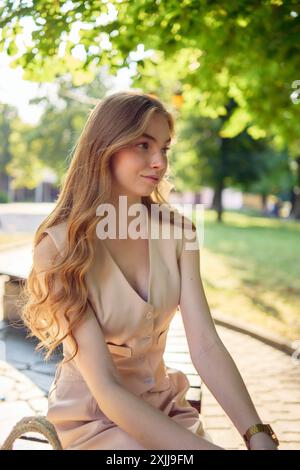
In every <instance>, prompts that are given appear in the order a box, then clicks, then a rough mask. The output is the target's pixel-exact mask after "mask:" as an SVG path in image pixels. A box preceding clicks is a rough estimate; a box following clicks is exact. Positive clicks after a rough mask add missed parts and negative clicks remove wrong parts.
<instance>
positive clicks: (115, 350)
mask: <svg viewBox="0 0 300 470" xmlns="http://www.w3.org/2000/svg"><path fill="white" fill-rule="evenodd" d="M106 344H107V347H108V349H109V351H110V352H111V353H112V354H116V355H117V356H124V357H131V356H132V348H131V347H130V346H125V345H120V344H114V343H106Z"/></svg>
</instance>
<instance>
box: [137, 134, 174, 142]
mask: <svg viewBox="0 0 300 470" xmlns="http://www.w3.org/2000/svg"><path fill="white" fill-rule="evenodd" d="M141 137H148V139H151V140H154V142H157V140H156V138H155V137H153V135H150V134H147V133H145V132H144V134H142V135H141ZM167 142H171V137H169V138H168V139H167V140H166V141H165V143H167Z"/></svg>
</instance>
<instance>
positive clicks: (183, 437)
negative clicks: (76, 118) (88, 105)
mask: <svg viewBox="0 0 300 470" xmlns="http://www.w3.org/2000/svg"><path fill="white" fill-rule="evenodd" d="M173 136H174V122H173V119H172V116H171V114H170V113H169V112H168V111H167V110H166V108H165V107H164V106H163V104H162V103H161V102H160V101H159V100H158V99H157V98H156V97H154V96H153V95H148V94H143V93H139V92H135V91H124V92H118V93H114V94H112V95H110V96H107V97H106V98H105V99H103V100H102V101H101V102H99V104H97V106H96V107H95V108H94V109H93V110H92V112H91V113H90V115H89V117H88V119H87V123H86V125H85V127H84V129H83V132H82V134H81V136H80V138H79V140H78V142H77V145H76V147H75V152H74V155H73V158H72V161H71V164H70V166H69V168H68V171H67V174H66V178H65V180H64V184H63V187H62V190H61V192H60V195H59V197H58V200H57V203H56V205H55V208H54V210H53V211H52V213H51V214H50V215H49V216H48V217H47V218H46V219H45V220H44V221H43V223H42V224H41V225H40V227H39V228H38V230H37V232H36V234H35V240H34V250H33V266H32V270H31V272H30V275H29V278H28V282H27V286H26V289H27V290H26V295H27V297H26V299H27V301H26V303H25V306H24V308H23V319H24V322H25V324H26V325H27V326H28V327H29V329H30V331H31V335H32V336H33V335H34V336H37V337H38V338H39V340H40V342H39V345H38V346H39V348H41V347H45V348H46V349H47V354H46V359H47V358H48V357H49V356H50V355H51V353H52V352H53V351H54V349H55V348H56V347H57V346H58V345H60V344H62V345H63V353H64V360H63V361H62V363H60V364H59V365H58V367H57V369H56V375H55V379H54V381H53V383H52V386H51V388H50V392H49V397H48V404H49V406H48V413H47V418H48V420H49V421H51V422H52V423H53V425H54V426H55V428H56V430H57V433H58V436H59V438H60V440H61V442H62V445H63V448H64V449H215V450H218V449H222V447H219V446H217V445H216V444H214V443H213V441H212V439H211V437H210V436H209V435H208V434H207V433H206V431H205V429H204V427H203V421H202V419H201V416H199V413H198V412H197V410H196V409H195V408H193V407H192V406H191V404H190V403H189V402H188V401H187V400H186V392H187V390H188V388H189V382H188V379H187V377H186V375H185V374H184V373H183V372H181V371H179V370H176V369H172V368H168V367H167V366H166V365H165V363H164V360H163V353H164V349H165V344H166V337H167V332H168V328H169V324H170V322H171V320H172V317H173V316H174V314H175V312H176V310H177V308H178V307H180V311H181V314H182V318H183V322H184V327H185V331H186V335H187V340H188V345H189V350H190V354H191V359H192V361H193V364H194V365H195V367H196V369H197V371H198V372H199V375H200V376H201V377H202V379H203V380H204V382H205V383H206V384H207V386H208V387H209V388H210V390H211V391H212V393H213V394H214V395H215V397H216V399H217V400H218V401H219V403H220V404H221V405H222V406H223V408H224V409H225V411H226V412H227V413H228V415H229V417H230V418H231V419H232V421H233V423H234V424H235V425H236V427H237V429H238V430H239V432H240V433H241V434H242V435H244V433H245V432H246V431H247V430H248V428H249V427H250V426H251V425H253V424H257V423H261V420H260V418H259V416H258V414H257V412H256V410H255V408H254V406H253V403H252V401H251V399H250V397H249V395H248V392H247V390H246V388H245V385H244V383H243V381H242V378H241V376H240V375H239V372H238V370H237V368H236V366H235V364H234V362H233V361H232V359H231V357H230V355H229V353H228V351H227V350H226V349H225V347H224V345H223V343H222V342H221V340H220V338H219V336H218V334H217V332H216V329H215V325H214V322H213V319H212V317H211V314H210V311H209V308H208V305H207V301H206V298H205V294H204V291H203V286H202V282H201V278H200V272H199V247H198V245H197V243H196V246H197V247H196V248H195V247H194V248H193V249H191V247H188V245H191V239H192V238H193V236H194V237H195V238H194V240H196V242H197V237H196V232H195V226H194V224H192V225H190V224H189V225H188V228H187V225H186V222H188V219H187V218H186V217H181V216H179V213H178V212H176V211H175V210H173V208H172V207H171V206H170V205H169V204H168V202H167V200H166V195H167V194H168V191H169V190H170V183H169V182H168V170H169V166H168V153H167V152H168V147H169V145H170V141H171V140H172V138H173ZM124 200H125V203H126V204H125V206H126V208H125V209H124ZM137 207H138V208H140V209H141V208H143V209H144V210H141V211H140V213H141V218H140V219H139V221H140V223H139V227H140V228H142V231H138V230H137V226H136V219H135V220H134V218H133V216H134V215H135V214H136V212H135V210H136V208H137ZM153 209H156V210H157V209H159V212H157V211H156V212H155V211H153ZM105 214H107V215H106V216H105ZM183 222H184V224H183ZM189 222H191V221H189ZM105 225H106V226H107V230H106V232H107V235H108V236H107V237H106V238H105V236H104V235H103V234H104V232H105V230H104V226H105ZM183 226H184V230H183V231H181V237H179V238H178V236H175V229H176V228H177V229H178V228H181V229H182V227H183ZM168 227H169V228H171V230H170V231H169V232H164V233H165V234H166V233H169V236H166V235H163V229H164V228H168ZM120 232H121V233H122V235H121V236H120ZM141 232H142V234H141V235H142V236H139V237H137V236H136V234H137V233H141ZM124 233H125V236H124ZM251 448H255V449H260V448H261V449H262V448H265V449H273V448H276V445H275V444H274V442H273V441H272V439H271V437H270V436H269V435H268V434H267V433H266V432H258V433H256V434H255V435H254V436H253V437H251Z"/></svg>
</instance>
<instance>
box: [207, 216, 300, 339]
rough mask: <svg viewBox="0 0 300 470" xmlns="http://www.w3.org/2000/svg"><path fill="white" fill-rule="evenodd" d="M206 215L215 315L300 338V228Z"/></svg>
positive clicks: (278, 222)
mask: <svg viewBox="0 0 300 470" xmlns="http://www.w3.org/2000/svg"><path fill="white" fill-rule="evenodd" d="M215 218H216V215H215V213H214V212H213V211H209V210H206V211H205V222H204V244H203V246H202V247H201V274H202V278H203V282H204V287H205V292H206V295H207V299H208V302H209V305H210V307H211V309H213V308H216V309H219V310H220V311H222V312H224V313H226V314H229V315H231V316H232V317H236V318H239V319H244V320H246V321H248V322H251V323H253V324H258V325H260V326H264V327H265V328H267V329H268V330H269V331H271V332H274V333H277V334H279V335H283V336H284V337H285V338H287V339H290V340H292V339H299V338H300V281H299V280H300V223H299V222H298V221H297V222H295V221H292V220H277V219H269V218H266V217H258V216H257V217H255V216H250V215H248V214H245V213H240V212H236V211H231V212H226V213H224V222H223V224H218V223H217V222H216V221H215Z"/></svg>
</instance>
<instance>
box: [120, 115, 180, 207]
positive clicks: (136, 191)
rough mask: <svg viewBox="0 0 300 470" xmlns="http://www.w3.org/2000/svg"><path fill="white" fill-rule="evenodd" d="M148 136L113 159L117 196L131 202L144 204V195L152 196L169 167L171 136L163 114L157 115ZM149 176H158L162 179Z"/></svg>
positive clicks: (149, 126)
mask: <svg viewBox="0 0 300 470" xmlns="http://www.w3.org/2000/svg"><path fill="white" fill-rule="evenodd" d="M145 134H147V136H145ZM145 134H144V135H143V136H140V137H138V138H137V139H135V141H134V142H133V143H132V144H130V146H128V147H127V148H125V149H122V150H120V151H119V152H116V153H115V154H114V155H113V157H112V159H111V170H112V191H113V195H114V196H115V197H118V196H119V195H125V196H127V197H128V203H131V202H133V203H134V202H140V200H141V196H148V195H150V194H151V193H152V191H153V190H154V189H155V187H156V186H157V184H158V183H159V180H160V179H161V178H162V177H163V175H164V174H165V172H166V170H167V166H168V156H167V152H168V147H169V144H170V140H171V136H170V130H169V125H168V121H167V119H166V118H165V117H164V116H163V115H162V114H159V113H154V114H153V115H152V116H151V118H150V119H149V122H148V125H147V128H146V129H145ZM148 176H157V177H158V179H157V180H154V179H151V178H148Z"/></svg>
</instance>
